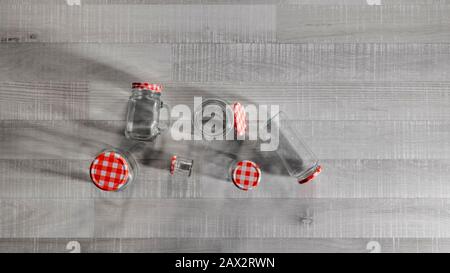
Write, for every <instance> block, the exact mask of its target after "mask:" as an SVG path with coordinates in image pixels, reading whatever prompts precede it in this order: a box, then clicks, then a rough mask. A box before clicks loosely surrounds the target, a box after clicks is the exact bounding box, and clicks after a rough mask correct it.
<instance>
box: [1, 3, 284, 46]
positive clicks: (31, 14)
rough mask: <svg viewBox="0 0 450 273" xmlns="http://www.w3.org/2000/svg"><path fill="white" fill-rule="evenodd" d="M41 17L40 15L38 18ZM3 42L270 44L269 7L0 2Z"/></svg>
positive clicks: (271, 10)
mask: <svg viewBox="0 0 450 273" xmlns="http://www.w3.org/2000/svg"><path fill="white" fill-rule="evenodd" d="M43 15H44V17H43ZM0 26H1V27H0V40H3V41H4V42H10V41H12V42H87V43H92V42H94V43H99V42H101V43H111V42H112V43H146V42H151V43H180V42H186V43H192V42H199V43H204V42H206V43H224V42H225V43H227V42H228V43H236V42H237V43H242V42H248V43H255V42H274V41H275V29H276V8H275V6H271V5H193V6H191V5H132V4H127V5H87V6H85V5H80V6H78V7H73V6H69V5H54V6H49V5H16V4H14V5H3V4H2V8H1V9H0Z"/></svg>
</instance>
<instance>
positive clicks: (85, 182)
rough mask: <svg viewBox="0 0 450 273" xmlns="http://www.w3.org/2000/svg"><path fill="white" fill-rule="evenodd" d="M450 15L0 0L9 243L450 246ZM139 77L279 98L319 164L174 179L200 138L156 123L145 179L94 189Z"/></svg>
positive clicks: (171, 91) (276, 0) (177, 88)
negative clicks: (250, 182)
mask: <svg viewBox="0 0 450 273" xmlns="http://www.w3.org/2000/svg"><path fill="white" fill-rule="evenodd" d="M449 14H450V1H448V0H374V1H372V0H370V1H369V0H348V1H344V0H264V1H252V0H243V1H236V0H228V1H227V0H220V1H214V2H213V1H211V3H209V1H201V0H170V1H158V0H129V1H125V0H67V1H65V0H40V1H34V0H0V251H2V252H17V251H25V252H48V251H51V252H69V250H68V249H70V248H71V247H72V246H73V245H75V249H74V250H75V251H77V250H79V249H80V251H81V252H104V251H107V252H111V251H113V252H127V251H133V252H135V251H145V252H156V251H164V252H178V251H187V252H204V251H212V252H222V251H224V252H237V251H244V252H245V251H253V252H349V251H352V252H371V251H382V252H405V251H408V252H416V251H418V252H423V251H425V252H448V251H450V17H449ZM133 81H152V82H160V83H163V85H164V87H165V89H164V91H163V99H164V100H165V102H167V103H168V104H170V105H176V104H182V103H184V104H188V105H189V104H190V103H192V102H193V99H192V98H193V97H194V96H202V97H220V98H224V99H226V100H229V101H234V100H239V101H242V102H243V103H244V104H246V103H255V104H268V105H279V107H280V108H281V110H283V111H285V112H286V113H287V114H288V115H289V116H290V117H291V119H292V120H293V122H294V126H296V127H297V128H298V129H299V130H300V131H301V133H302V136H303V138H304V139H305V141H306V143H308V145H309V146H310V148H311V149H312V150H313V151H314V152H315V153H316V154H317V156H318V157H319V158H320V159H321V160H322V165H323V169H324V170H323V173H322V174H321V175H320V176H319V177H318V178H317V180H315V181H314V182H313V183H309V184H306V185H302V186H299V185H297V184H296V183H295V180H293V179H292V178H290V177H288V176H285V175H284V174H277V173H267V174H265V176H264V180H263V182H264V183H262V184H261V186H260V187H259V188H257V190H254V191H252V192H243V191H239V190H237V189H236V188H235V187H234V186H232V185H231V184H229V183H225V182H224V181H221V180H220V179H218V178H214V177H209V176H206V175H204V174H203V173H202V172H195V173H194V175H193V176H192V177H191V179H189V180H185V181H179V180H173V179H171V177H170V176H169V174H168V171H167V168H166V167H167V160H168V158H169V157H170V155H171V154H172V153H180V154H187V155H191V154H192V155H194V154H197V155H198V153H197V151H201V150H202V147H203V144H202V143H193V142H175V141H173V140H170V139H168V138H167V137H165V138H164V137H160V138H158V140H157V141H156V142H155V143H150V144H149V145H147V146H145V148H144V149H143V150H141V151H140V153H139V154H138V155H137V157H138V159H139V162H140V165H141V170H140V175H139V180H138V181H136V183H135V184H133V185H132V186H130V187H129V188H127V189H126V190H125V191H123V192H120V193H105V192H100V191H99V190H98V189H96V188H95V187H94V186H93V185H92V183H91V182H90V179H89V175H88V167H89V164H90V161H91V160H92V158H93V156H95V155H96V154H97V153H98V152H99V151H100V150H101V149H103V148H105V147H111V146H113V147H120V146H121V145H126V141H125V140H124V135H123V130H124V124H125V121H124V119H125V110H126V103H127V100H128V97H129V94H130V88H129V86H130V83H131V82H133ZM200 155H201V153H200ZM200 165H202V164H201V163H200ZM197 168H200V169H201V166H198V167H197ZM71 241H75V242H72V243H69V242H71ZM77 246H79V248H77Z"/></svg>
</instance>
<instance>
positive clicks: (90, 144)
mask: <svg viewBox="0 0 450 273" xmlns="http://www.w3.org/2000/svg"><path fill="white" fill-rule="evenodd" d="M292 126H294V127H296V128H297V129H298V130H299V132H301V135H302V138H303V139H304V141H305V143H307V144H308V146H309V147H310V148H311V149H312V150H313V151H314V152H315V154H316V155H317V156H318V158H320V159H323V160H325V159H449V156H450V150H449V149H450V143H449V142H450V137H449V134H450V123H449V122H448V121H292ZM124 128H125V124H124V122H122V121H77V122H74V121H34V122H28V121H0V136H1V138H0V140H1V141H0V150H1V151H2V153H1V154H0V158H1V159H85V160H89V159H92V158H93V156H95V154H96V153H98V151H100V150H102V149H104V148H106V147H111V146H113V147H123V146H124V145H125V144H126V143H127V141H126V140H125V138H124V136H123V130H124ZM224 144H226V142H224ZM251 144H252V145H253V144H254V143H251ZM153 145H154V146H152V145H150V146H148V148H146V149H145V150H141V151H143V152H146V151H147V152H148V151H150V152H148V153H149V154H151V153H152V152H151V151H155V150H158V149H160V150H164V149H167V150H166V152H169V153H171V152H176V151H178V152H188V151H191V150H192V151H197V152H199V151H200V150H198V148H196V146H197V145H198V146H203V145H205V143H202V142H201V141H185V142H180V141H175V140H173V139H172V138H171V137H170V134H169V133H168V132H167V133H166V134H165V137H160V138H158V139H157V141H156V142H155V143H154V144H153ZM252 147H253V148H252V149H249V153H255V155H258V153H257V152H259V148H260V146H259V145H253V146H252ZM248 155H249V156H251V155H252V154H248ZM141 156H142V155H138V157H139V158H141Z"/></svg>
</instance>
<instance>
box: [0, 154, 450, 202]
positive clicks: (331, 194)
mask: <svg viewBox="0 0 450 273" xmlns="http://www.w3.org/2000/svg"><path fill="white" fill-rule="evenodd" d="M183 155H184V154H183ZM150 156H154V157H157V158H153V159H141V160H139V163H140V172H139V175H138V177H137V180H136V182H135V183H134V184H133V185H132V186H130V187H127V188H126V189H125V190H123V191H121V192H117V193H114V194H111V193H105V192H102V191H100V190H99V189H97V188H96V187H94V186H93V185H92V183H91V182H90V178H89V172H88V168H89V165H90V162H91V160H64V159H61V160H58V159H16V160H0V170H1V172H0V188H1V189H2V190H1V191H0V199H8V200H9V199H11V200H14V199H24V198H26V199H28V198H31V199H49V198H63V199H65V200H77V199H80V198H81V199H90V198H99V197H101V198H108V199H128V198H132V199H146V198H153V199H165V198H174V199H184V198H217V199H220V198H249V199H253V198H361V199H364V198H450V185H449V183H447V180H448V179H447V178H448V176H449V175H450V174H449V173H450V168H449V166H450V164H449V161H448V160H373V159H369V160H360V159H358V160H343V159H339V160H323V161H322V162H321V164H322V167H323V170H324V171H323V173H322V174H321V175H320V176H319V177H317V178H316V179H315V180H314V182H311V183H308V184H305V185H298V184H297V183H296V181H295V179H294V178H290V177H287V175H286V174H285V172H280V171H278V172H275V171H274V170H270V171H269V170H267V169H263V176H262V180H261V184H260V186H258V188H257V189H255V190H253V191H250V192H242V191H240V190H239V189H238V188H236V187H235V186H234V185H233V184H232V183H231V182H230V181H229V180H228V179H226V178H222V179H220V178H218V177H214V176H212V175H210V174H209V173H208V172H206V173H202V171H203V170H202V166H203V164H204V162H202V160H201V159H198V160H197V158H196V159H195V162H194V164H195V165H194V174H193V176H192V177H191V178H189V179H174V178H172V177H171V176H170V175H169V158H170V154H169V153H167V154H164V153H159V154H151V155H150ZM255 161H256V162H257V163H259V164H261V162H260V161H258V159H255ZM273 164H274V165H277V167H278V170H283V169H282V167H281V165H279V164H277V163H273ZM436 170H439V171H436Z"/></svg>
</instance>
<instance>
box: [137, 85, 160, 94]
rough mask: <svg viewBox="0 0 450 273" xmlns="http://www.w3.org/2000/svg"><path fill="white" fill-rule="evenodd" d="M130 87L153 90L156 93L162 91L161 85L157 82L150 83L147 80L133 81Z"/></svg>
mask: <svg viewBox="0 0 450 273" xmlns="http://www.w3.org/2000/svg"><path fill="white" fill-rule="evenodd" d="M131 87H132V88H133V89H134V88H137V89H143V90H149V91H154V92H156V93H161V91H162V86H161V85H159V84H152V83H148V82H134V83H132V85H131Z"/></svg>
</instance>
